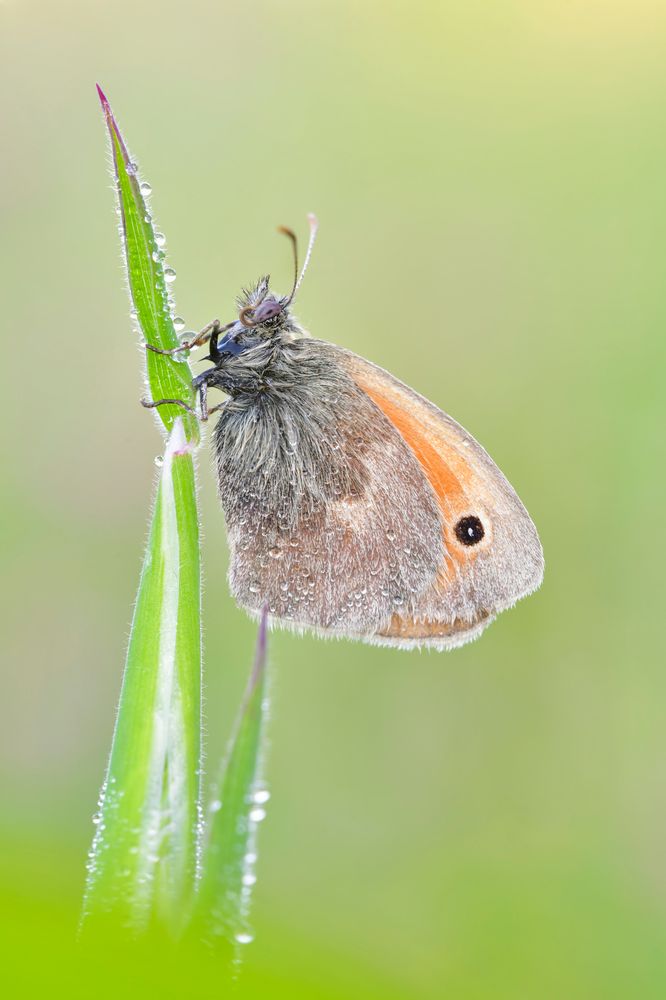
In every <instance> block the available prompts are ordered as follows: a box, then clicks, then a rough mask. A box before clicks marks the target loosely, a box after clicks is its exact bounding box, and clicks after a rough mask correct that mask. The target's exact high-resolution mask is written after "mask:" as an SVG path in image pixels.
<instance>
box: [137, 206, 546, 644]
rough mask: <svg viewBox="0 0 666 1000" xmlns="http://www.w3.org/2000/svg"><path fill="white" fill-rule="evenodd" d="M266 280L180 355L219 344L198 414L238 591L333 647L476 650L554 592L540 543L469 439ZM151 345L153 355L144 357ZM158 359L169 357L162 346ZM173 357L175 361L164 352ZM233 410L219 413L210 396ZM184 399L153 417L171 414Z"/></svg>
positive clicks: (202, 378) (199, 382) (254, 606)
mask: <svg viewBox="0 0 666 1000" xmlns="http://www.w3.org/2000/svg"><path fill="white" fill-rule="evenodd" d="M316 229H317V223H316V220H315V218H314V216H310V242H309V245H308V251H307V255H306V258H305V263H304V266H303V269H302V270H301V272H300V274H299V272H298V261H297V252H296V237H295V236H294V234H293V233H292V232H291V231H290V230H286V229H283V230H282V231H283V232H284V233H285V234H286V235H287V236H288V237H289V238H290V239H291V241H292V244H293V248H294V269H295V276H294V284H293V287H292V290H291V292H290V294H289V295H288V296H286V297H283V298H279V297H278V296H276V295H275V294H274V293H273V292H271V290H270V288H269V279H268V278H267V277H266V278H262V279H261V281H259V283H258V284H257V285H256V286H255V287H254V288H252V289H250V290H249V291H245V292H244V293H243V295H242V296H241V298H240V299H239V300H238V308H239V313H238V319H236V320H234V321H233V322H231V323H228V324H227V325H225V326H222V325H221V324H220V323H219V322H218V321H217V320H216V321H214V322H213V323H210V324H209V325H208V326H207V327H206V328H205V329H204V330H202V332H201V333H200V334H199V335H198V336H197V337H195V338H193V339H192V340H190V341H189V342H187V343H184V344H183V345H182V346H181V347H180V348H176V349H175V350H190V349H192V348H194V347H198V346H200V345H201V344H204V343H208V345H209V354H208V355H207V359H206V360H210V361H212V363H213V364H212V367H210V368H208V369H207V370H206V371H204V372H203V373H202V374H201V375H198V376H197V377H196V378H195V379H194V388H195V389H196V390H197V391H198V395H199V402H200V415H201V418H202V419H203V420H206V419H207V418H208V416H209V414H211V413H212V412H214V411H215V410H220V411H221V412H220V417H219V420H218V423H217V426H216V427H215V430H214V432H213V451H214V455H215V464H216V467H217V476H218V483H219V492H220V498H221V500H222V507H223V508H224V514H225V518H226V523H227V530H228V536H229V545H230V548H231V568H230V572H229V581H230V585H231V590H232V593H233V595H234V597H235V598H236V600H237V601H238V603H239V604H240V605H241V606H242V607H243V608H245V609H246V610H247V611H249V612H250V613H251V614H253V615H259V614H260V613H261V610H262V608H263V607H264V606H265V605H266V606H267V607H268V611H269V615H270V618H269V620H270V621H271V622H272V623H274V624H281V625H286V626H289V627H291V628H294V629H298V630H303V629H310V630H312V631H314V632H316V633H317V634H318V635H323V636H338V637H347V638H351V639H361V640H363V641H365V642H372V643H377V644H380V645H386V646H399V647H402V648H404V649H411V648H414V647H418V646H428V647H432V648H434V649H450V648H452V647H454V646H460V645H462V644H463V643H465V642H468V641H469V640H470V639H475V638H476V637H477V636H478V635H479V634H480V633H481V632H482V631H483V629H484V628H486V626H487V625H489V624H490V622H491V621H492V620H493V618H495V616H496V615H497V614H498V613H499V612H500V611H503V610H504V609H505V608H508V607H510V606H511V605H512V604H514V603H515V602H516V601H517V600H518V599H519V598H521V597H524V596H525V595H526V594H529V593H530V592H531V591H533V590H535V589H536V588H537V587H538V586H539V584H540V583H541V580H542V577H543V553H542V550H541V544H540V542H539V536H538V535H537V531H536V528H535V527H534V524H533V523H532V520H531V519H530V516H529V514H528V513H527V511H526V510H525V508H524V506H523V505H522V503H521V502H520V500H519V499H518V496H517V495H516V493H515V491H514V490H513V488H512V487H511V486H510V484H509V483H508V482H507V480H506V479H505V478H504V476H503V475H502V473H501V472H500V470H499V469H498V468H497V466H496V465H495V463H494V462H493V461H492V459H491V458H490V457H489V456H488V455H487V453H486V452H485V451H484V450H483V448H482V447H481V445H479V444H478V443H477V442H476V441H475V440H474V438H473V437H472V436H471V434H468V433H467V431H465V430H463V428H462V427H461V426H460V425H459V424H457V423H456V422H455V420H452V419H451V417H449V416H447V414H446V413H443V412H442V410H440V409H438V407H437V406H435V405H434V404H433V403H430V402H428V400H427V399H424V398H423V396H420V395H419V394H418V393H417V392H415V391H414V390H413V389H410V388H409V386H407V385H405V384H404V383H402V382H400V381H398V379H396V378H394V377H393V376H392V375H390V374H389V373H388V372H386V371H384V370H383V369H382V368H378V367H377V365H374V364H372V363H371V362H370V361H366V360H365V358H361V357H359V356H358V355H357V354H353V353H352V352H351V351H347V350H344V349H343V348H342V347H336V346H335V345H334V344H329V343H326V342H325V341H322V340H315V339H313V338H311V337H309V336H308V335H306V334H305V332H304V331H303V330H302V329H301V328H300V326H299V325H298V322H297V321H296V320H295V318H294V317H293V315H292V314H291V303H292V301H293V299H294V296H295V294H296V292H297V290H298V287H299V285H300V283H301V281H302V279H303V274H304V273H305V269H306V267H307V265H308V262H309V259H310V255H311V252H312V246H313V242H314V237H315V234H316ZM147 346H149V345H147ZM151 349H152V350H155V348H151ZM165 353H174V352H165ZM209 388H213V389H220V390H222V392H223V393H225V395H226V397H227V398H226V399H225V401H224V402H223V403H221V404H219V405H218V406H215V407H212V408H209V407H208V398H207V396H208V389H209ZM164 402H176V403H179V404H180V405H182V406H184V407H186V408H187V409H190V407H188V406H187V404H186V403H184V402H183V401H182V400H157V401H155V402H144V405H146V406H159V405H161V404H162V403H164Z"/></svg>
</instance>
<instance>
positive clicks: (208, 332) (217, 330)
mask: <svg viewBox="0 0 666 1000" xmlns="http://www.w3.org/2000/svg"><path fill="white" fill-rule="evenodd" d="M233 325H234V324H233V323H227V325H226V326H222V324H221V323H220V321H219V319H214V320H212V322H210V323H207V324H206V326H205V327H204V328H203V330H201V331H200V332H199V333H198V334H197V335H196V337H193V338H192V339H191V340H186V341H185V342H184V343H182V344H179V346H178V347H171V348H169V350H163V349H162V348H161V347H154V346H153V345H152V344H145V345H144V346H145V348H146V350H148V351H152V352H153V353H154V354H166V355H167V356H170V357H171V356H173V355H174V354H179V353H180V352H181V351H191V350H193V349H194V348H195V347H201V346H202V345H203V344H205V343H206V342H207V341H209V340H211V341H213V342H214V343H215V346H217V338H218V337H219V336H220V334H221V333H224V332H225V330H229V329H230V328H231V327H232V326H233Z"/></svg>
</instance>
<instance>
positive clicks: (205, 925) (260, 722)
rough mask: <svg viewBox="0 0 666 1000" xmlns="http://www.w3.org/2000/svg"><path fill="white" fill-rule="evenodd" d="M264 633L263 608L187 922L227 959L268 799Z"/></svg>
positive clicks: (243, 920)
mask: <svg viewBox="0 0 666 1000" xmlns="http://www.w3.org/2000/svg"><path fill="white" fill-rule="evenodd" d="M266 637H267V612H266V609H264V612H263V615H262V619H261V624H260V626H259V634H258V637H257V648H256V653H255V660H254V666H253V669H252V673H251V675H250V679H249V681H248V685H247V689H246V691H245V696H244V699H243V703H242V705H241V708H240V712H239V715H238V718H237V720H236V724H235V727H234V732H233V735H232V738H231V741H230V744H229V750H228V754H227V758H226V760H225V762H224V764H223V766H222V771H221V774H220V777H219V780H218V783H217V785H216V787H215V788H214V791H213V798H212V800H211V802H210V805H209V809H208V830H207V835H206V841H205V845H204V850H203V858H202V877H201V882H200V885H199V889H198V893H197V901H196V907H195V917H194V921H193V930H194V931H195V933H196V935H197V936H200V937H201V938H203V940H205V941H206V942H207V943H208V944H209V945H212V946H213V947H214V948H216V949H217V950H219V951H222V952H223V953H226V954H227V955H228V956H229V957H230V958H233V957H234V956H235V954H236V952H237V949H238V946H239V945H241V946H242V945H243V944H246V943H249V941H251V940H252V934H251V932H250V930H249V927H248V923H247V920H248V909H249V898H250V892H251V887H252V885H253V884H254V881H255V874H254V866H255V864H256V860H257V857H256V831H257V826H258V824H259V823H260V822H261V821H262V820H263V818H264V816H265V815H266V812H265V809H264V806H265V804H266V802H267V800H268V792H267V791H266V790H265V789H264V788H262V787H260V786H259V784H258V782H259V778H260V775H261V767H262V756H263V743H264V729H265V723H266V717H267V713H268V697H267V693H266Z"/></svg>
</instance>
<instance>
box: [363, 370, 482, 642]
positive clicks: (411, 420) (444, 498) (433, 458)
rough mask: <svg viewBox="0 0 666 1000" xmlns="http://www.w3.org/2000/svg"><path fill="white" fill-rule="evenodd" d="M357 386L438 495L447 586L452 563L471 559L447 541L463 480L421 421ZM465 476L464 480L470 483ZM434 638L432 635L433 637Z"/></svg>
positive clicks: (460, 501)
mask: <svg viewBox="0 0 666 1000" xmlns="http://www.w3.org/2000/svg"><path fill="white" fill-rule="evenodd" d="M357 382H358V384H359V385H360V386H361V388H362V389H363V391H364V392H366V393H367V394H368V396H370V399H371V400H372V401H373V403H376V405H377V406H378V407H379V409H380V410H381V411H382V413H383V414H384V415H385V416H386V417H388V419H389V420H390V421H391V423H392V424H393V426H394V427H395V429H396V430H397V431H398V432H399V434H400V435H401V437H402V438H403V440H404V441H405V443H406V444H407V445H409V447H410V448H411V450H412V451H413V452H414V455H415V457H416V459H417V460H418V463H419V465H420V466H421V468H422V469H423V472H424V474H425V476H426V478H427V479H428V482H429V483H430V485H431V486H432V488H433V490H434V491H435V496H436V497H437V501H438V503H439V506H440V509H441V511H442V514H443V517H444V525H445V527H444V532H443V534H444V551H445V552H446V557H445V559H446V561H445V564H444V565H443V566H442V567H441V569H440V572H439V573H438V576H437V582H438V583H440V584H443V585H446V582H447V580H448V579H449V578H450V576H451V574H452V572H453V560H454V559H455V561H456V562H458V563H460V564H463V563H465V562H466V561H467V560H468V559H469V555H468V554H467V553H465V552H462V551H461V550H460V549H459V547H458V546H457V545H452V544H451V540H450V539H449V538H447V529H446V523H447V521H449V520H450V518H451V511H452V509H453V510H454V511H455V510H456V508H458V509H462V508H463V507H464V498H465V491H464V488H463V484H462V482H461V478H463V477H459V476H458V475H456V473H455V472H454V471H453V469H452V468H451V466H450V465H449V464H448V463H447V462H446V461H445V460H444V459H443V458H442V456H441V455H440V454H439V452H438V451H437V450H436V449H435V448H434V447H433V445H432V444H431V443H430V441H429V440H428V436H427V431H425V430H424V428H423V426H422V425H421V423H420V422H419V420H418V418H417V417H415V416H414V415H413V414H411V413H409V412H408V411H407V410H405V409H403V408H402V407H401V406H399V405H397V404H396V403H394V402H392V401H391V400H389V399H386V397H385V396H382V395H381V393H378V392H377V391H376V390H375V389H374V388H372V387H370V386H368V385H365V384H363V383H362V382H361V381H360V380H359V379H358V377H357ZM467 478H468V477H467V476H464V479H467ZM430 634H432V633H430Z"/></svg>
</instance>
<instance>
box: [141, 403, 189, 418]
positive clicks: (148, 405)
mask: <svg viewBox="0 0 666 1000" xmlns="http://www.w3.org/2000/svg"><path fill="white" fill-rule="evenodd" d="M139 402H140V403H141V405H142V406H145V408H146V409H147V410H152V409H154V408H155V407H156V406H165V405H171V406H182V408H183V409H184V410H187V411H188V413H193V414H194V415H195V416H196V412H197V411H196V410H195V409H194V407H193V406H190V404H189V403H186V402H185V400H183V399H140V400H139Z"/></svg>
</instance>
